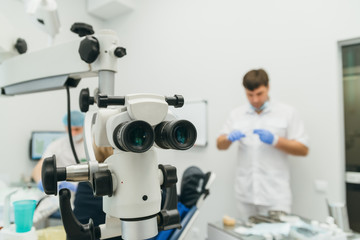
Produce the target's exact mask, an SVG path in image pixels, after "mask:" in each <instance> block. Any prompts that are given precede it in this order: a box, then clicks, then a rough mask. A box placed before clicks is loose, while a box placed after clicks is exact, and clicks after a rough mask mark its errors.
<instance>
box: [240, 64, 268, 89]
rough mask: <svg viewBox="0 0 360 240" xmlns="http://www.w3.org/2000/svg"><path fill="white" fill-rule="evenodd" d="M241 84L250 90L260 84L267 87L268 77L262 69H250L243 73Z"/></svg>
mask: <svg viewBox="0 0 360 240" xmlns="http://www.w3.org/2000/svg"><path fill="white" fill-rule="evenodd" d="M243 86H244V87H245V88H246V89H248V90H250V91H254V90H255V89H257V88H258V87H260V86H265V87H268V86H269V77H268V75H267V73H266V72H265V70H263V69H254V70H251V71H249V72H247V73H246V74H245V76H244V78H243Z"/></svg>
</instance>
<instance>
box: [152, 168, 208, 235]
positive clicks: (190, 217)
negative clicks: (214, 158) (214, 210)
mask: <svg viewBox="0 0 360 240" xmlns="http://www.w3.org/2000/svg"><path fill="white" fill-rule="evenodd" d="M214 179H215V174H214V173H212V172H207V173H205V174H204V173H203V172H202V171H201V170H200V169H199V168H198V167H195V166H191V167H189V168H187V169H186V170H185V172H184V174H183V177H182V181H181V187H180V195H179V196H178V210H179V213H180V217H181V229H171V230H167V231H162V232H160V233H159V234H158V236H157V237H155V238H153V239H155V240H181V239H184V238H185V236H186V234H187V233H188V232H189V230H190V228H191V226H192V225H193V223H194V221H195V220H196V218H197V216H198V215H199V212H200V208H201V206H202V204H203V202H204V200H205V199H206V197H207V196H208V195H209V193H210V192H209V188H210V186H211V184H212V183H213V181H214Z"/></svg>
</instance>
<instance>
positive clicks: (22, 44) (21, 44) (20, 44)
mask: <svg viewBox="0 0 360 240" xmlns="http://www.w3.org/2000/svg"><path fill="white" fill-rule="evenodd" d="M15 49H16V50H17V51H18V53H20V54H23V53H26V51H27V43H26V41H25V40H24V39H22V38H18V39H17V40H16V43H15Z"/></svg>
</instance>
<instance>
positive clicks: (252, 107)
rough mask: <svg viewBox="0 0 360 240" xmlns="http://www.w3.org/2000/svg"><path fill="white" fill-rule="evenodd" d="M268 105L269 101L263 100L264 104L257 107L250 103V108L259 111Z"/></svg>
mask: <svg viewBox="0 0 360 240" xmlns="http://www.w3.org/2000/svg"><path fill="white" fill-rule="evenodd" d="M268 105H269V101H266V102H264V104H263V105H262V106H261V107H259V108H256V107H254V106H253V105H251V104H250V106H251V109H253V110H254V111H256V112H261V111H263V110H264V109H265V108H267V107H268Z"/></svg>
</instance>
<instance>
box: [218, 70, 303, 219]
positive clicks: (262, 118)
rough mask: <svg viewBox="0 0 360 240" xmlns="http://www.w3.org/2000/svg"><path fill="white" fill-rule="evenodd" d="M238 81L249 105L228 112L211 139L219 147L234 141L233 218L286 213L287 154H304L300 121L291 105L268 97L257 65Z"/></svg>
mask: <svg viewBox="0 0 360 240" xmlns="http://www.w3.org/2000/svg"><path fill="white" fill-rule="evenodd" d="M243 86H244V88H245V92H246V96H247V99H248V101H249V104H245V105H242V106H240V107H238V108H236V109H234V110H233V111H232V112H231V113H230V116H229V117H228V119H227V121H226V123H225V124H224V126H223V128H222V130H221V133H220V136H219V137H218V138H217V147H218V149H220V150H226V149H228V148H229V147H230V146H231V145H232V143H236V144H237V148H238V153H237V169H236V180H235V194H236V202H237V209H238V214H239V216H238V217H240V218H241V219H242V220H244V221H247V220H248V218H249V217H250V216H254V215H267V214H268V211H269V210H279V211H284V212H287V213H290V212H291V189H290V170H289V162H288V155H289V154H291V155H297V156H306V155H307V154H308V139H307V135H306V133H305V129H304V124H303V122H302V121H301V119H300V117H299V115H298V114H297V112H296V111H295V109H294V108H292V107H290V106H288V105H285V104H282V103H278V102H274V101H270V99H269V95H268V94H269V78H268V75H267V73H266V72H265V71H264V70H263V69H256V70H251V71H249V72H248V73H246V74H245V76H244V78H243Z"/></svg>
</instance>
